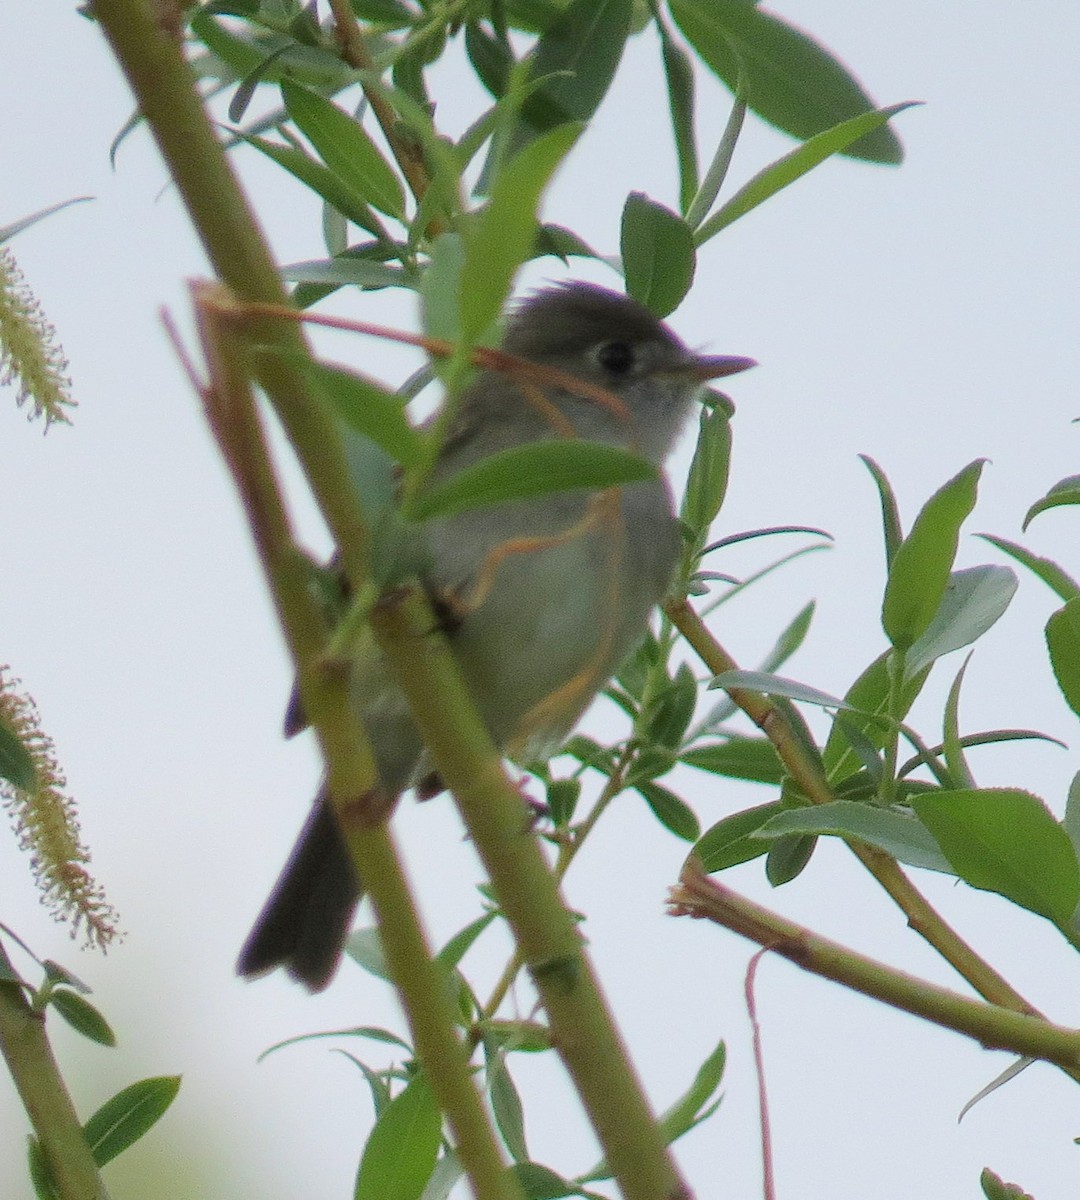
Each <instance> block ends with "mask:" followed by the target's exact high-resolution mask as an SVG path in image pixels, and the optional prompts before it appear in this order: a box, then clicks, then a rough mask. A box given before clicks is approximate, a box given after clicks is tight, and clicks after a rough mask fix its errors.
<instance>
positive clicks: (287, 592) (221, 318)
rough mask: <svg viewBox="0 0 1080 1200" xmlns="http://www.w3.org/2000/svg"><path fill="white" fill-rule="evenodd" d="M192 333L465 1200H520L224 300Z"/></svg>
mask: <svg viewBox="0 0 1080 1200" xmlns="http://www.w3.org/2000/svg"><path fill="white" fill-rule="evenodd" d="M194 290H195V295H196V301H197V313H198V320H199V330H200V334H201V335H202V340H203V346H204V349H205V351H206V356H207V360H208V362H209V364H210V368H211V384H210V386H209V387H208V388H205V389H202V394H203V400H204V404H205V407H206V411H207V416H208V419H209V422H210V425H211V428H212V429H213V431H214V435H215V437H216V438H217V441H218V445H219V446H220V448H221V451H222V454H223V455H224V457H225V460H226V462H227V463H228V464H229V467H230V470H231V471H232V475H233V479H234V481H235V482H236V486H237V489H238V491H239V492H240V496H241V499H242V501H243V504H244V509H245V512H246V513H247V517H248V523H249V525H250V527H251V531H252V534H253V537H254V540H255V545H256V548H257V550H258V552H259V558H260V561H261V563H262V566H263V570H264V573H265V575H266V581H267V584H268V586H269V588H270V592H271V594H272V596H273V598H274V602H275V604H276V606H277V611H278V617H279V619H280V621H281V625H282V628H283V629H284V631H285V636H286V640H287V641H288V644H289V649H290V651H291V652H292V655H293V661H294V663H295V665H296V668H297V672H298V679H299V685H300V694H301V697H302V698H303V703H304V711H305V713H306V714H307V715H308V717H309V718H310V720H311V723H312V725H313V727H314V729H315V732H316V736H317V737H318V739H319V744H320V747H321V749H322V753H323V758H324V760H325V762H326V768H327V786H328V791H329V795H330V800H331V803H332V804H333V807H334V811H335V814H336V815H337V818H338V823H339V825H340V826H341V828H342V830H343V832H344V833H345V836H346V841H347V844H348V848H349V852H350V856H351V857H352V860H353V862H354V863H355V864H356V869H357V873H358V875H359V876H360V878H362V879H363V880H364V884H365V886H366V888H367V890H368V892H369V894H370V896H371V898H372V902H373V904H374V906H375V911H376V915H377V917H378V922H379V933H380V938H381V942H382V946H383V950H384V953H385V955H386V959H387V964H388V966H389V968H390V974H391V977H392V978H393V980H394V983H395V985H396V986H397V988H398V991H399V994H400V995H401V999H402V1002H403V1004H404V1007H405V1011H406V1014H407V1016H408V1020H409V1026H410V1029H411V1030H412V1033H413V1038H414V1041H415V1043H416V1049H417V1053H418V1055H419V1057H420V1061H421V1062H422V1063H423V1064H424V1070H425V1071H426V1073H427V1076H428V1079H429V1080H430V1082H431V1086H432V1090H433V1092H434V1094H435V1097H436V1099H437V1100H438V1102H439V1105H440V1107H441V1108H442V1110H443V1111H444V1112H445V1113H446V1115H447V1118H448V1120H449V1122H450V1126H451V1128H452V1129H453V1131H454V1135H455V1138H456V1147H455V1148H456V1151H457V1154H458V1157H459V1158H460V1159H461V1162H462V1165H463V1166H464V1168H465V1170H466V1172H467V1173H468V1175H469V1178H470V1181H471V1182H472V1185H473V1188H474V1190H475V1194H476V1196H477V1197H483V1198H484V1200H522V1193H521V1190H520V1188H519V1186H518V1185H517V1183H516V1181H515V1180H514V1179H513V1178H512V1177H511V1176H510V1175H509V1174H508V1173H507V1172H506V1169H505V1164H504V1162H503V1159H502V1156H501V1154H500V1152H499V1148H498V1144H497V1142H496V1139H495V1134H494V1131H493V1129H492V1128H491V1125H490V1122H489V1121H488V1119H487V1116H486V1114H485V1112H484V1109H483V1105H482V1104H481V1101H480V1097H479V1094H478V1093H477V1090H476V1087H475V1085H474V1083H473V1080H472V1077H471V1075H470V1072H469V1062H468V1054H467V1053H466V1051H465V1048H464V1046H463V1045H462V1042H461V1040H460V1038H459V1037H458V1035H457V1025H456V1022H455V1014H454V1012H453V1009H452V1007H451V1004H450V997H449V992H448V990H447V988H446V987H445V980H444V977H443V974H442V972H441V971H440V969H439V967H438V966H437V965H436V963H435V962H434V960H433V957H432V954H431V951H430V949H429V947H428V946H427V944H426V941H425V939H424V936H423V932H422V930H421V928H420V922H419V916H418V914H417V912H416V908H415V905H414V903H413V899H412V896H411V895H410V893H409V889H408V885H407V884H406V882H405V878H404V873H403V871H402V868H401V864H400V862H399V860H398V857H397V852H396V850H395V848H394V845H393V842H392V840H391V837H390V831H389V828H388V826H387V825H386V824H385V822H383V821H382V820H378V821H376V822H375V823H372V819H371V816H370V814H371V813H372V811H377V812H379V813H380V814H382V813H383V811H384V808H385V805H383V804H381V803H380V802H379V800H378V799H375V793H376V792H377V790H378V787H379V783H378V779H377V770H376V765H375V760H374V756H373V755H372V751H371V746H370V743H369V741H368V738H367V736H366V733H365V730H364V728H363V725H362V723H361V721H360V718H359V717H358V716H357V715H356V711H355V707H354V705H353V704H352V703H351V688H350V673H349V669H348V664H347V663H336V662H334V661H333V660H328V659H327V658H326V657H325V654H324V649H325V640H326V630H325V626H324V622H323V620H322V615H321V612H320V609H319V605H318V602H317V601H316V599H315V597H314V596H313V594H312V592H311V589H310V588H309V586H308V579H307V573H306V570H305V568H304V564H303V559H302V556H301V554H300V552H299V550H298V549H297V546H296V542H295V539H294V537H293V534H292V530H291V528H290V524H289V519H288V514H287V513H286V510H285V506H284V503H283V501H282V496H281V489H280V486H279V484H278V481H277V479H276V477H275V472H274V467H273V463H272V460H271V458H270V453H269V450H268V447H267V444H266V435H265V430H264V429H263V427H262V424H261V422H260V421H259V416H258V410H257V408H256V405H255V398H254V396H253V395H252V391H251V385H250V383H249V381H248V376H247V372H246V370H245V352H244V351H245V347H244V343H243V340H242V335H241V333H240V331H239V328H238V326H237V321H236V309H235V305H233V304H232V303H231V298H230V297H228V296H225V297H224V298H222V296H221V292H222V289H220V288H215V287H213V286H208V285H197V286H196V287H195V289H194Z"/></svg>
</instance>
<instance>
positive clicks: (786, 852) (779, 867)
mask: <svg viewBox="0 0 1080 1200" xmlns="http://www.w3.org/2000/svg"><path fill="white" fill-rule="evenodd" d="M815 846H817V838H816V837H814V836H812V835H811V836H806V835H803V834H798V833H796V834H792V835H790V836H789V837H782V838H777V840H776V841H775V842H774V843H773V845H772V846H771V847H770V849H769V853H768V855H767V856H766V858H765V878H766V879H767V880H768V881H769V883H771V884H772V886H773V887H782V886H783V885H784V884H785V883H790V882H791V881H792V880H793V879H797V878H798V877H799V876H800V875H801V874H802V873H803V871H804V870H805V869H806V866H807V864H808V863H809V862H810V859H811V857H812V856H813V853H814V848H815Z"/></svg>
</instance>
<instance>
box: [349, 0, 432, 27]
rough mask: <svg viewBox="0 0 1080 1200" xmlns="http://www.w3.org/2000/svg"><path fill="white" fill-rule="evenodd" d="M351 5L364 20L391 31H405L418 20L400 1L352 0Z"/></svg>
mask: <svg viewBox="0 0 1080 1200" xmlns="http://www.w3.org/2000/svg"><path fill="white" fill-rule="evenodd" d="M350 5H351V7H352V10H353V12H354V13H356V15H357V16H358V17H360V18H362V19H363V20H365V21H373V22H374V23H375V24H377V25H385V26H387V27H389V28H391V29H403V28H404V27H405V26H407V25H411V24H412V23H413V21H415V20H416V17H415V16H414V14H413V13H412V12H411V11H410V9H409V8H408V7H406V5H404V4H401V3H399V0H350Z"/></svg>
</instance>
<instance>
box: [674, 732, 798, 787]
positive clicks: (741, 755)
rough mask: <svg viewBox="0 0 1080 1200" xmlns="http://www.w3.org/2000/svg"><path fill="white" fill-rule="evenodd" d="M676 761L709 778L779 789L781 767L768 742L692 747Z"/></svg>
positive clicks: (738, 740) (750, 740) (745, 740)
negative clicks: (712, 776)
mask: <svg viewBox="0 0 1080 1200" xmlns="http://www.w3.org/2000/svg"><path fill="white" fill-rule="evenodd" d="M679 761H680V762H683V763H686V765H687V766H688V767H697V768H698V770H699V771H708V772H709V773H710V774H712V775H725V776H727V777H728V778H729V779H747V780H749V781H751V782H752V783H771V784H774V785H779V783H780V780H781V779H782V778H783V777H784V765H783V763H782V762H781V761H780V758H779V756H778V755H777V753H776V747H775V746H774V745H773V744H772V742H770V741H769V739H768V738H758V737H736V738H731V739H729V740H728V741H726V742H715V743H713V744H712V745H709V746H695V747H694V748H693V749H692V750H687V751H685V752H684V753H682V754H680V755H679Z"/></svg>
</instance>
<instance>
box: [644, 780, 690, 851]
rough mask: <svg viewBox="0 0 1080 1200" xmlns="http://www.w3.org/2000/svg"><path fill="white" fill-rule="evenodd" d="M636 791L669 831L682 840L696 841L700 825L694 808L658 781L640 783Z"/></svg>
mask: <svg viewBox="0 0 1080 1200" xmlns="http://www.w3.org/2000/svg"><path fill="white" fill-rule="evenodd" d="M637 791H638V792H639V793H640V794H641V795H642V796H643V797H644V798H645V802H646V803H647V804H648V806H649V807H650V808H651V809H652V811H653V816H654V817H656V819H657V820H658V821H659V822H660V824H661V825H663V827H664V828H665V829H666V830H667V831H668V832H669V833H673V834H674V835H675V836H676V837H677V838H682V840H683V841H684V842H693V841H696V840H697V838H698V837H700V835H701V826H700V825H699V824H698V819H697V817H696V816H695V815H694V810H693V809H692V808H691V807H690V805H689V804H687V803H686V802H685V801H684V800H680V799H679V797H678V796H676V795H675V793H674V792H673V791H671V790H670V789H669V788H666V787H661V785H660V784H658V783H640V784H638V785H637Z"/></svg>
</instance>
